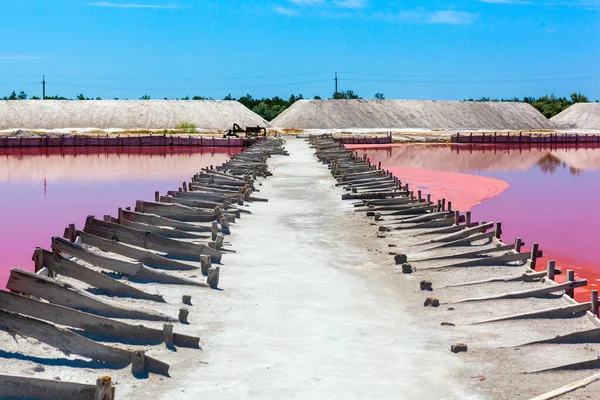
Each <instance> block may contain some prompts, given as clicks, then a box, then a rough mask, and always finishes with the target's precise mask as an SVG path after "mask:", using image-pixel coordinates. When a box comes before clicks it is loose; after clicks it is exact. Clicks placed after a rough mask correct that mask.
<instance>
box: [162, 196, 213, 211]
mask: <svg viewBox="0 0 600 400" xmlns="http://www.w3.org/2000/svg"><path fill="white" fill-rule="evenodd" d="M159 200H160V202H161V203H167V204H178V205H183V206H187V207H193V208H195V209H198V211H199V212H204V213H205V214H207V215H208V214H210V213H211V212H214V211H212V210H214V208H215V207H217V206H221V207H222V206H223V202H217V201H211V200H190V199H184V198H175V197H171V196H160V198H159Z"/></svg>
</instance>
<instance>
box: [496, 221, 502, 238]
mask: <svg viewBox="0 0 600 400" xmlns="http://www.w3.org/2000/svg"><path fill="white" fill-rule="evenodd" d="M495 237H496V239H498V240H500V238H501V237H502V222H496V234H495Z"/></svg>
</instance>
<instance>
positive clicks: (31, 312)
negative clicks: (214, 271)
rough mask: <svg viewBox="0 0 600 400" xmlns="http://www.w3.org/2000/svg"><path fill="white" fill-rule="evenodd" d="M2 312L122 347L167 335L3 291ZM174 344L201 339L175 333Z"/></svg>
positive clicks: (196, 345)
mask: <svg viewBox="0 0 600 400" xmlns="http://www.w3.org/2000/svg"><path fill="white" fill-rule="evenodd" d="M0 309H3V310H5V311H9V312H12V313H15V314H23V315H28V316H30V317H34V318H38V319H43V320H45V321H49V322H53V323H55V324H59V325H63V326H69V327H72V328H77V329H82V330H84V331H85V332H88V333H91V334H94V335H97V336H100V337H102V338H105V339H111V340H116V341H118V342H121V343H142V344H159V343H161V342H162V339H163V332H162V330H159V329H153V328H147V327H145V326H143V325H131V324H126V323H124V322H120V321H115V320H112V319H109V318H104V317H100V316H97V315H94V314H89V313H86V312H82V311H77V310H75V309H72V308H68V307H64V306H59V305H56V304H52V303H46V302H43V301H38V300H34V299H32V298H28V297H25V296H21V295H18V294H14V293H9V292H5V291H0ZM173 340H174V344H175V345H176V346H180V347H190V348H199V347H200V339H199V338H197V337H193V336H187V335H181V334H178V333H175V334H173Z"/></svg>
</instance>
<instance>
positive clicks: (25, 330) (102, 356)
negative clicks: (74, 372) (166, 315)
mask: <svg viewBox="0 0 600 400" xmlns="http://www.w3.org/2000/svg"><path fill="white" fill-rule="evenodd" d="M0 326H2V327H3V328H4V329H5V330H9V331H11V332H13V333H16V334H18V335H20V336H23V337H31V338H34V339H36V340H39V341H40V342H42V343H46V344H47V345H49V346H52V347H54V348H57V349H59V350H61V351H62V352H64V353H66V354H77V355H80V356H83V357H86V358H89V359H91V360H94V361H99V362H102V363H106V364H109V365H110V366H111V367H112V368H123V367H125V366H127V365H129V364H131V358H132V352H131V351H129V350H124V349H120V348H117V347H112V346H106V345H103V344H100V343H96V342H94V341H93V340H90V339H87V338H85V337H83V336H81V335H78V334H76V333H74V332H71V331H70V330H68V329H64V328H59V327H57V326H55V325H53V324H49V323H47V322H44V321H40V320H38V319H35V318H30V317H26V316H23V315H18V314H14V313H10V312H7V311H4V310H0ZM145 361H146V364H145V366H146V367H147V371H148V372H152V373H156V374H160V375H165V376H169V365H168V364H165V363H163V362H160V361H158V360H156V359H153V358H151V357H146V360H145Z"/></svg>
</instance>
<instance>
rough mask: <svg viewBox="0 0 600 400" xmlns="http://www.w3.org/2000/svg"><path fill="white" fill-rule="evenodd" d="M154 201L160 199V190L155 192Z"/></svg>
mask: <svg viewBox="0 0 600 400" xmlns="http://www.w3.org/2000/svg"><path fill="white" fill-rule="evenodd" d="M154 201H155V202H157V203H158V202H159V201H160V192H158V191H157V192H154Z"/></svg>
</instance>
